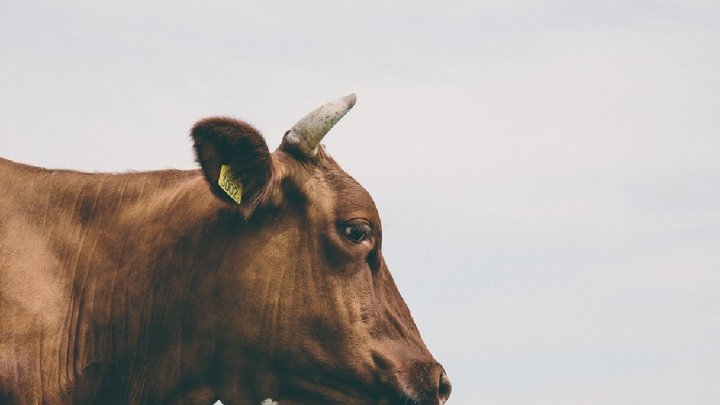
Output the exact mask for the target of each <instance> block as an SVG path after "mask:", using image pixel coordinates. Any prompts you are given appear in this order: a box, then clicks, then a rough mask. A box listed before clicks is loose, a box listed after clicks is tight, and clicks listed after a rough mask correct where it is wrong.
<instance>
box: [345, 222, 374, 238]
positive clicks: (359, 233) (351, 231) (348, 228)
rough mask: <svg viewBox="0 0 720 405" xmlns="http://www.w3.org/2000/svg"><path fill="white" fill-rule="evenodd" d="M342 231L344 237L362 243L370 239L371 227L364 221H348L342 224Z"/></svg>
mask: <svg viewBox="0 0 720 405" xmlns="http://www.w3.org/2000/svg"><path fill="white" fill-rule="evenodd" d="M343 233H344V234H345V237H347V238H348V239H350V240H351V241H353V242H355V243H362V242H365V241H366V240H368V239H370V236H371V235H372V228H370V225H369V224H368V223H366V222H360V221H357V222H350V223H347V224H345V225H344V227H343Z"/></svg>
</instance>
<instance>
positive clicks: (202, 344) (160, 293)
mask: <svg viewBox="0 0 720 405" xmlns="http://www.w3.org/2000/svg"><path fill="white" fill-rule="evenodd" d="M355 101H356V97H355V95H354V94H351V95H349V96H346V97H342V98H340V99H337V100H335V101H331V102H329V103H327V104H325V105H323V106H321V107H319V108H317V109H315V110H313V111H312V112H310V113H309V114H308V115H307V116H305V117H304V118H302V119H301V120H300V121H298V122H297V123H296V124H295V125H294V126H293V127H292V128H291V129H290V130H289V131H288V132H286V133H285V135H284V137H283V140H282V142H281V144H280V146H279V148H278V149H277V150H276V151H274V152H272V153H271V152H270V151H269V149H268V146H267V144H266V142H265V140H264V138H263V137H262V135H261V134H260V133H259V132H258V131H257V130H256V129H255V128H253V127H252V126H251V125H249V124H247V123H246V122H243V121H240V120H236V119H233V118H228V117H214V118H207V119H203V120H201V121H199V122H198V123H196V124H195V125H194V127H193V128H192V130H191V138H192V141H193V147H194V152H195V156H196V160H197V162H198V163H199V166H200V168H199V169H197V170H189V171H181V170H162V171H151V172H129V173H121V174H107V173H82V172H76V171H69V170H49V169H44V168H38V167H33V166H27V165H23V164H19V163H16V162H13V161H9V160H4V159H0V190H2V192H1V193H0V403H1V404H13V405H24V404H213V403H214V402H215V401H218V400H220V401H222V402H223V403H224V404H225V405H233V404H238V405H245V404H254V405H257V404H259V403H261V401H262V403H277V404H279V405H296V404H415V405H436V404H444V403H445V402H446V401H447V398H448V396H449V395H450V391H451V385H450V381H449V380H448V377H447V375H446V373H445V371H444V369H443V367H442V366H441V365H440V364H439V363H438V362H437V361H436V360H435V359H434V358H433V356H432V355H431V354H430V352H429V351H428V349H427V347H426V345H425V344H424V343H423V341H422V339H421V337H420V334H419V332H418V329H417V327H416V325H415V323H414V321H413V319H412V317H411V315H410V311H409V310H408V307H407V306H406V304H405V302H404V301H403V299H402V297H401V296H400V293H399V292H398V290H397V287H396V285H395V283H394V281H393V279H392V277H391V275H390V272H389V271H388V267H387V265H386V263H385V260H384V259H383V255H382V235H383V233H382V228H381V224H380V217H379V216H378V212H377V209H376V207H375V204H374V202H373V200H372V199H371V197H370V195H369V194H368V192H367V191H366V190H365V189H364V188H363V187H362V186H360V184H358V183H357V182H356V181H355V180H354V179H353V178H352V177H350V176H349V175H348V174H346V173H345V172H344V171H343V170H342V169H341V168H340V167H339V166H338V164H337V163H336V162H335V161H334V160H333V158H332V157H331V156H330V155H329V154H328V153H327V152H326V151H325V147H324V146H322V145H320V141H321V140H322V139H323V137H324V136H325V134H326V133H327V132H328V131H329V130H330V128H332V127H333V126H334V125H335V124H336V123H337V122H338V120H339V119H340V118H342V117H343V116H344V115H345V114H346V113H347V112H348V111H349V110H350V108H352V107H353V105H354V104H355ZM269 398H272V400H269Z"/></svg>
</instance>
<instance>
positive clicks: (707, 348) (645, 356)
mask: <svg viewBox="0 0 720 405" xmlns="http://www.w3.org/2000/svg"><path fill="white" fill-rule="evenodd" d="M0 55H1V59H2V62H1V63H0V156H3V157H5V158H9V159H12V160H15V161H20V162H25V163H29V164H34V165H39V166H45V167H54V168H56V167H61V168H73V169H79V170H87V171H125V170H131V169H132V170H147V169H162V168H168V167H174V168H182V169H191V168H194V167H195V163H194V162H193V156H192V150H191V143H190V140H189V136H188V132H189V128H190V127H191V126H192V125H193V123H194V122H196V121H197V120H198V119H200V118H203V117H207V116H211V115H231V116H235V117H238V118H242V119H244V120H247V121H248V122H250V123H252V124H253V125H255V126H256V127H257V128H258V129H260V130H261V131H262V132H263V133H264V135H265V136H266V139H267V140H268V143H269V145H270V146H271V149H274V147H275V146H276V145H278V144H279V142H280V139H281V137H282V134H283V133H284V131H285V130H287V129H288V128H289V127H290V126H292V124H293V123H294V122H295V121H296V120H297V119H299V118H300V117H302V116H303V115H304V114H305V113H306V112H308V111H310V110H311V109H312V108H314V107H316V106H318V105H320V104H322V103H324V102H325V101H328V100H331V99H334V98H337V97H339V96H343V95H345V94H348V93H350V92H355V93H357V95H358V103H357V105H356V106H355V108H354V109H353V110H352V111H351V112H350V113H348V115H347V116H346V117H345V118H344V119H343V120H342V121H341V122H340V123H339V124H338V125H337V126H336V127H335V129H333V131H332V132H331V133H330V134H329V135H328V137H327V138H326V139H325V141H324V143H325V144H326V146H327V150H328V151H329V153H330V154H332V155H333V156H334V157H335V158H336V160H337V161H338V162H339V163H340V164H341V165H342V166H343V167H344V168H345V170H346V171H347V172H349V173H350V174H351V175H352V176H353V177H355V178H356V179H357V180H358V181H360V183H361V184H363V185H364V186H365V188H367V189H368V191H369V192H370V193H371V194H372V195H373V198H374V199H375V201H376V203H377V205H378V208H379V210H380V214H381V217H382V220H383V229H384V241H383V253H384V255H385V258H386V261H387V262H388V265H389V267H390V270H391V272H392V273H393V276H394V278H395V281H396V282H397V284H398V286H399V289H400V291H401V293H402V294H403V296H404V298H405V300H406V301H407V303H408V305H409V307H410V309H411V311H412V313H413V315H414V317H415V320H416V322H417V324H418V326H419V328H420V331H421V333H422V335H423V337H424V339H425V341H426V343H427V344H428V346H429V347H430V349H431V350H432V352H433V353H434V355H435V356H436V357H437V358H438V360H440V361H441V362H442V363H443V365H444V366H445V368H446V370H447V372H448V374H449V376H450V378H451V380H452V382H453V395H452V397H451V399H450V401H449V402H448V404H450V405H464V404H468V405H469V404H483V403H487V404H500V405H505V404H507V405H510V404H513V405H514V404H650V403H652V404H717V403H720V385H719V384H718V381H720V3H718V2H716V1H711V0H685V1H677V0H667V1H632V0H629V1H628V0H625V1H615V0H609V1H602V2H598V1H560V0H538V1H530V0H528V1H518V0H506V1H499V0H489V1H478V0H472V1H448V2H442V4H441V2H429V1H405V0H400V1H393V2H386V1H375V0H369V1H363V2H337V1H334V2H331V1H317V0H311V1H303V2H289V1H275V2H255V4H252V3H250V4H247V2H230V1H214V0H211V1H203V2H199V1H187V0H180V1H172V2H170V1H143V2H139V1H124V2H97V1H82V0H81V1H63V2H57V1H52V2H51V1H47V2H39V1H34V0H23V1H16V0H3V1H0Z"/></svg>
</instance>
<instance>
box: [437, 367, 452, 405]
mask: <svg viewBox="0 0 720 405" xmlns="http://www.w3.org/2000/svg"><path fill="white" fill-rule="evenodd" d="M451 392H452V384H450V379H449V378H448V376H447V374H445V372H444V371H443V372H442V374H440V385H439V386H438V397H439V398H440V399H441V400H443V401H446V400H447V399H448V398H449V397H450V393H451Z"/></svg>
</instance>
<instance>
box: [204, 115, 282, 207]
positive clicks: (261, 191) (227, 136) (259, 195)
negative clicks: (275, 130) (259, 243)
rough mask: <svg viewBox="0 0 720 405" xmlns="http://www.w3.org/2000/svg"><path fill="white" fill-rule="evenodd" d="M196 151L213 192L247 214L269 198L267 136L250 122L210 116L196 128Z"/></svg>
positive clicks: (269, 168)
mask: <svg viewBox="0 0 720 405" xmlns="http://www.w3.org/2000/svg"><path fill="white" fill-rule="evenodd" d="M192 138H193V141H194V148H195V155H196V158H197V161H198V163H200V166H202V170H203V172H204V173H205V178H206V179H207V181H208V183H209V184H210V189H211V190H212V192H213V193H214V194H215V195H216V196H217V197H218V198H220V199H221V200H223V201H225V202H227V203H228V204H234V205H239V206H240V208H241V209H242V211H243V212H244V213H245V215H246V216H249V215H250V214H251V213H252V211H253V210H254V209H255V208H256V207H257V206H258V205H259V204H261V203H262V202H263V200H265V199H267V198H268V193H269V190H270V183H271V181H272V162H271V160H270V159H271V158H270V151H269V150H268V146H267V143H266V142H265V139H264V138H263V137H262V135H260V133H259V132H258V131H257V130H256V129H255V128H253V127H252V126H251V125H250V124H247V123H245V122H242V121H239V120H235V119H232V118H225V117H215V118H206V119H204V120H202V121H200V122H198V123H197V124H195V126H194V127H193V129H192Z"/></svg>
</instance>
